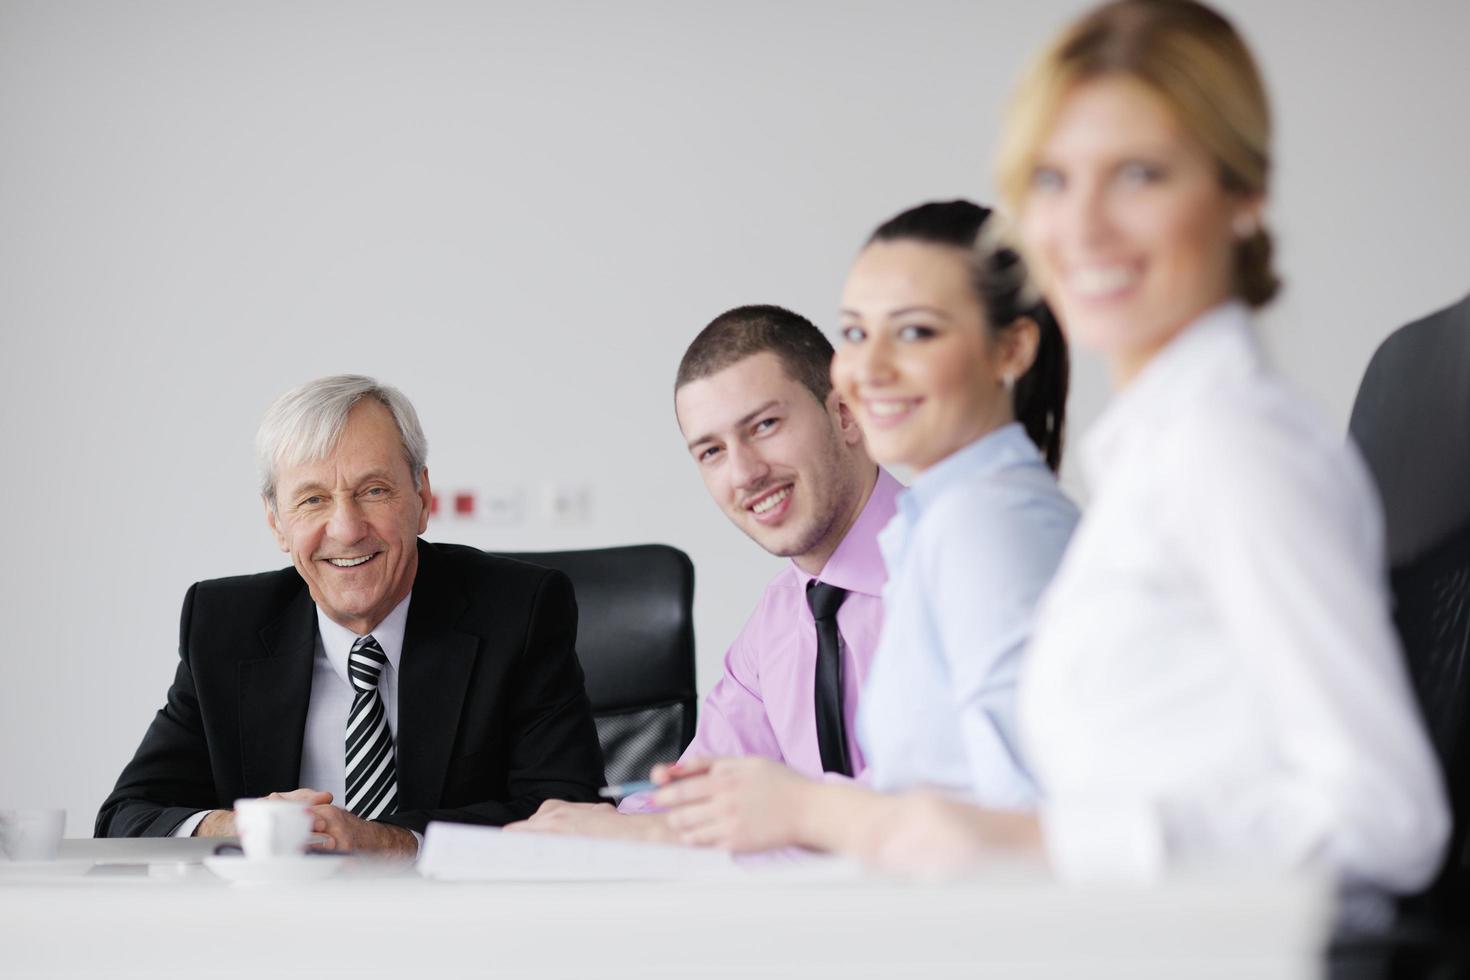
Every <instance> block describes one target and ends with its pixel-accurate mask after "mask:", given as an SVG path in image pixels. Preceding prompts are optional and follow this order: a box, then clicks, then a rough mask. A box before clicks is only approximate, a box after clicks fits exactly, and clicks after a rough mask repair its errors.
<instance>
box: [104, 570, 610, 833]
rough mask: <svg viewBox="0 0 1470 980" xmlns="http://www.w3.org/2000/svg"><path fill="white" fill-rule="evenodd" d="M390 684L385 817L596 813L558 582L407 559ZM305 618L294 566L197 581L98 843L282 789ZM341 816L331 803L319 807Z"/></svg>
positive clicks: (594, 768)
mask: <svg viewBox="0 0 1470 980" xmlns="http://www.w3.org/2000/svg"><path fill="white" fill-rule="evenodd" d="M418 551H419V567H418V572H417V575H416V577H415V580H414V584H413V600H412V601H411V602H410V603H409V607H408V623H407V626H406V632H405V635H404V641H403V654H402V657H401V658H400V664H399V671H400V673H399V679H398V730H397V731H396V732H395V733H394V743H395V746H394V748H395V757H396V764H397V768H398V812H396V813H394V814H393V815H391V816H388V817H384V818H382V820H383V822H385V823H391V824H397V825H398V826H401V827H408V828H411V829H413V830H417V831H420V832H422V831H423V829H424V827H425V826H426V825H427V824H428V822H429V821H430V820H452V821H459V822H462V823H481V824H505V823H509V822H510V821H512V820H519V819H521V818H524V817H527V816H529V815H530V814H532V813H533V812H535V810H536V808H537V807H538V806H539V805H540V804H541V802H542V801H543V800H547V799H565V800H578V801H596V800H597V788H598V786H600V785H601V784H602V777H603V772H602V751H601V749H600V747H599V746H598V742H597V729H596V727H595V726H594V725H593V721H592V708H591V705H590V704H589V702H588V700H587V695H586V692H585V691H584V690H583V687H582V669H581V667H580V665H579V664H578V663H577V656H576V652H575V649H574V641H575V638H576V634H577V604H576V600H575V599H574V598H573V597H572V586H571V582H570V581H569V580H568V579H567V577H566V576H565V575H563V574H562V573H561V572H555V571H551V570H550V569H545V568H540V567H538V566H536V565H528V564H525V563H524V562H518V561H512V560H510V559H507V558H498V557H495V556H493V555H488V554H486V553H484V552H482V551H479V550H478V549H475V548H467V547H464V546H461V545H443V544H441V545H432V544H428V543H426V542H424V541H419V543H418ZM316 643H317V623H316V605H315V604H314V603H313V602H312V600H311V595H310V593H309V592H308V591H307V587H306V583H305V582H304V581H303V580H302V578H301V576H300V575H299V574H298V573H297V572H296V570H295V569H294V568H286V569H282V570H281V571H277V572H267V573H265V574H262V575H248V576H240V577H237V578H225V579H214V580H211V581H207V582H198V583H196V584H195V585H193V586H192V587H191V588H190V589H189V593H188V595H187V596H185V597H184V612H183V619H182V622H181V624H180V627H179V667H178V672H177V674H176V675H175V677H174V683H173V686H172V687H171V688H169V692H168V702H167V704H165V705H164V707H163V708H162V709H161V710H160V711H159V712H158V714H157V716H156V717H155V718H154V719H153V724H152V725H150V726H149V728H148V732H147V734H145V735H144V736H143V744H142V745H140V746H139V747H138V751H137V753H136V754H135V755H134V756H133V761H132V762H130V763H128V765H127V767H126V768H125V769H124V770H123V772H122V775H121V776H120V777H119V778H118V781H117V786H116V787H115V788H114V789H113V791H112V795H111V796H109V797H108V798H107V801H106V802H105V803H103V804H102V809H101V811H100V812H99V813H98V814H97V826H96V835H97V836H98V837H162V836H167V835H168V834H170V833H171V832H172V831H173V830H174V829H175V828H176V827H177V826H178V825H179V824H180V823H182V822H183V821H184V820H185V819H186V818H187V817H188V816H189V815H190V814H192V813H195V812H197V811H199V810H209V809H229V808H230V807H232V806H233V805H234V801H235V800H236V799H238V798H241V797H253V796H263V795H265V794H267V793H271V792H275V791H281V790H291V789H296V788H297V786H298V785H299V783H298V777H299V774H300V770H301V746H302V741H303V738H304V734H305V729H306V709H307V702H308V699H309V695H310V691H311V677H312V661H313V657H314V656H315V652H316ZM333 802H336V803H338V804H340V803H341V801H340V800H336V801H333Z"/></svg>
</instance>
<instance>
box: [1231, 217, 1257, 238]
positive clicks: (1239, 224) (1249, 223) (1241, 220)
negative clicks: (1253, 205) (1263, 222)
mask: <svg viewBox="0 0 1470 980" xmlns="http://www.w3.org/2000/svg"><path fill="white" fill-rule="evenodd" d="M1230 228H1231V230H1232V231H1234V232H1235V237H1236V238H1237V239H1239V240H1240V241H1245V240H1246V239H1247V238H1254V237H1255V235H1256V232H1258V231H1260V230H1261V229H1260V226H1259V225H1257V224H1256V216H1255V215H1253V214H1251V213H1250V212H1249V211H1241V212H1240V213H1239V214H1237V215H1236V216H1235V218H1234V220H1232V221H1231V223H1230Z"/></svg>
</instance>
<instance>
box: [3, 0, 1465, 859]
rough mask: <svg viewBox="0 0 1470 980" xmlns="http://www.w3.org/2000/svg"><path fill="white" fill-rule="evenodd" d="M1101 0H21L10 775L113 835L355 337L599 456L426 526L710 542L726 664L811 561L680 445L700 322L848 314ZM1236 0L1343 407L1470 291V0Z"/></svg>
mask: <svg viewBox="0 0 1470 980" xmlns="http://www.w3.org/2000/svg"><path fill="white" fill-rule="evenodd" d="M1079 6H1080V5H1079V4H1077V3H1074V2H1065V0H1058V2H1051V3H1046V2H1038V0H1028V2H1013V3H974V2H950V3H945V2H924V3H916V2H906V3H902V4H897V3H895V4H872V3H808V4H787V3H742V4H718V5H717V4H710V3H703V4H691V3H654V2H639V3H624V4H619V5H612V4H592V3H565V2H560V3H544V4H538V5H521V4H509V3H507V4H503V5H497V4H489V3H484V4H480V3H467V2H466V3H450V2H434V3H425V2H408V0H404V2H398V3H373V4H368V3H347V2H341V3H305V4H297V3H286V2H279V3H245V2H239V3H231V4H225V3H214V4H204V3H195V2H177V3H165V2H148V0H144V2H135V3H128V4H120V3H65V2H52V0H35V2H24V3H21V2H12V0H0V399H3V402H0V405H3V418H4V423H3V432H0V460H3V461H4V464H3V465H4V474H5V487H6V490H7V491H8V501H9V503H10V506H11V518H10V520H9V521H8V522H7V525H6V527H5V528H4V529H3V531H0V541H3V558H0V596H3V597H4V598H3V602H4V606H3V608H4V610H5V615H4V617H3V620H0V707H3V711H0V804H5V805H10V804H14V803H23V802H25V801H34V802H37V803H49V804H60V805H64V806H66V807H68V808H69V809H70V812H71V822H70V832H71V833H72V834H83V833H87V832H89V831H90V826H91V821H92V818H93V816H94V814H95V810H96V807H97V805H98V804H99V803H100V801H101V800H102V798H103V796H104V795H105V794H106V792H107V791H108V789H110V787H111V784H112V782H113V780H114V779H115V778H116V775H117V773H118V771H119V769H120V767H121V766H122V764H123V763H124V762H125V761H126V759H127V758H128V757H129V756H130V754H131V753H132V751H133V749H134V748H135V746H136V744H137V741H138V739H139V737H140V736H141V735H142V732H143V730H144V728H145V726H146V725H147V724H148V721H149V718H150V717H151V715H152V713H153V711H154V710H155V709H156V708H157V707H158V706H159V704H161V703H162V699H163V694H164V691H165V689H166V687H167V684H168V682H169V680H170V678H171V676H172V672H173V664H174V662H175V659H176V654H175V647H176V629H177V616H178V608H179V601H180V599H181V598H182V597H183V593H184V590H185V588H186V587H187V586H188V585H189V583H190V582H193V581H195V580H197V579H201V578H207V577H212V576H218V575H225V574H234V573H240V572H246V571H255V570H262V569H266V568H272V567H277V566H278V565H280V564H281V563H282V561H283V559H282V556H280V555H279V554H277V553H276V552H275V551H274V549H273V546H272V544H271V541H270V538H269V536H268V534H267V532H266V528H265V526H264V523H263V520H262V517H261V513H260V505H259V503H258V501H257V498H256V496H255V493H254V480H255V474H254V472H253V470H252V463H251V458H250V441H251V437H252V435H253V432H254V428H255V425H256V422H257V420H258V418H259V415H260V413H261V412H262V411H263V410H264V408H265V406H266V405H267V404H268V403H269V401H270V400H271V398H272V397H274V396H275V395H276V394H278V393H279V392H281V391H282V390H284V389H285V388H287V387H289V386H291V385H294V384H296V383H298V382H300V381H303V380H306V379H308V378H311V377H314V376H318V375H322V374H327V373H335V372H339V371H362V372H368V373H372V374H376V375H379V376H381V377H383V378H386V379H388V380H390V381H392V382H393V383H395V384H397V385H399V386H400V387H402V388H403V389H404V390H405V391H406V392H408V393H409V394H410V396H411V397H413V398H414V399H415V401H416V402H417V404H418V406H419V410H420V412H421V414H422V416H423V419H424V422H425V425H426V427H427V429H428V432H429V437H430V441H431V444H432V452H431V458H430V472H431V474H432V477H433V479H434V481H435V483H436V485H437V486H439V487H440V488H441V489H454V488H456V487H476V488H479V489H482V490H483V489H495V490H497V491H499V490H502V489H506V488H514V487H517V486H519V487H522V488H524V489H525V491H526V492H527V493H528V494H530V495H531V496H532V497H533V498H534V496H535V494H536V493H537V492H538V490H539V488H540V487H542V486H543V485H545V484H547V483H552V482H558V481H565V482H571V483H574V484H577V483H580V484H584V485H586V486H588V487H590V489H591V491H592V495H593V514H592V518H591V520H590V521H589V522H588V523H586V524H585V525H583V526H579V527H576V526H574V527H556V526H552V525H551V524H549V523H548V522H547V521H546V520H545V519H544V518H542V517H541V516H539V515H538V514H537V513H536V512H535V510H534V508H533V509H532V511H531V512H530V513H528V520H527V523H526V524H525V525H523V526H522V527H519V528H495V527H490V526H486V525H468V526H466V525H458V524H454V523H452V522H443V521H439V522H436V523H437V524H438V526H436V527H434V528H431V532H430V537H431V539H432V538H434V537H439V538H443V539H458V540H462V541H465V542H467V543H472V544H476V545H480V546H484V547H491V548H507V549H511V548H525V549H532V548H552V547H576V546H596V545H606V544H615V543H625V542H637V541H667V542H670V543H673V544H676V545H678V546H680V547H682V548H684V549H685V550H687V551H688V552H689V553H690V554H691V555H692V556H693V558H694V561H695V564H696V567H697V569H698V600H697V617H698V636H699V644H700V682H701V685H702V686H703V687H705V688H707V687H708V686H709V685H710V684H711V683H713V681H714V678H715V676H716V675H717V673H718V670H719V663H720V656H721V653H722V651H723V647H724V645H725V643H726V642H727V641H728V640H729V639H730V637H731V636H732V635H733V634H734V632H735V631H736V630H737V629H738V628H739V626H740V624H741V622H742V621H743V619H744V616H745V615H746V613H747V611H748V610H749V608H750V607H751V605H752V603H753V602H754V599H755V597H756V594H757V593H758V591H759V589H760V586H761V584H762V582H763V581H764V580H765V578H766V577H768V576H769V575H770V574H771V573H773V572H774V571H775V570H776V568H777V567H778V564H779V563H778V562H777V561H776V560H775V559H771V558H769V557H768V556H765V555H764V554H762V553H761V552H759V551H758V550H757V549H756V548H755V547H754V546H753V545H751V544H749V543H748V542H747V541H746V540H745V539H744V538H742V537H741V536H740V535H739V534H738V533H737V532H736V531H734V530H733V529H732V528H731V527H730V526H729V525H728V524H727V523H726V522H725V521H724V519H723V518H722V517H721V516H720V515H719V513H718V512H717V511H716V510H715V508H714V506H713V505H712V504H711V503H710V502H709V501H708V500H707V499H706V498H705V496H704V493H703V490H702V488H701V486H700V484H699V481H698V478H697V476H696V474H695V472H694V469H693V467H692V465H691V464H690V463H689V462H688V461H687V460H686V458H685V457H684V455H683V453H682V451H681V443H680V441H679V439H678V437H677V431H676V429H675V426H674V423H673V418H672V412H671V406H670V402H671V399H670V390H669V388H670V379H671V376H672V373H673V369H674V366H675V364H676V363H677V360H678V357H679V354H680V353H681V351H682V349H683V346H684V344H685V343H686V342H687V340H688V339H689V338H690V337H691V336H692V335H693V334H694V332H695V331H696V330H697V329H698V328H699V327H700V326H702V325H703V324H704V323H705V322H706V321H707V320H708V319H709V318H711V317H712V316H713V315H714V314H716V313H718V312H720V311H721V310H723V309H725V308H727V307H730V306H733V305H736V304H739V303H746V302H776V303H782V304H786V305H789V306H792V307H793V308H795V309H798V310H802V311H805V312H806V313H808V314H809V315H810V316H812V317H814V318H816V319H818V321H819V322H821V323H824V324H827V325H830V323H831V321H832V312H833V308H834V306H835V299H836V294H837V289H838V285H839V283H840V280H841V277H842V274H843V272H844V267H845V265H846V263H847V261H848V260H849V258H850V256H851V254H852V253H853V251H854V250H855V248H856V247H857V245H858V243H859V242H860V241H861V239H862V237H863V235H864V234H865V233H866V232H867V231H868V230H869V229H870V228H871V227H872V226H873V225H874V224H875V223H876V222H877V221H878V220H879V219H881V218H884V217H886V216H887V215H888V214H890V213H892V212H894V211H896V210H898V209H899V208H901V207H905V206H908V205H910V204H914V203H917V202H919V201H920V200H924V199H930V198H935V197H942V196H949V195H959V194H964V195H970V196H975V197H978V198H981V199H988V198H989V197H990V186H991V185H990V180H989V176H988V169H989V156H990V153H991V150H992V146H993V142H994V137H995V133H996V131H997V127H998V124H999V113H1000V107H1001V105H1002V104H1003V102H1004V98H1005V95H1006V93H1007V92H1008V90H1009V87H1010V84H1011V80H1012V79H1013V78H1014V77H1015V75H1016V73H1017V71H1018V70H1019V67H1020V65H1021V63H1022V60H1023V58H1024V57H1025V56H1026V55H1027V54H1028V53H1029V52H1030V51H1031V50H1032V49H1034V48H1035V47H1036V46H1037V45H1038V44H1040V43H1041V42H1042V41H1043V40H1044V39H1045V38H1046V37H1047V36H1048V35H1049V34H1050V33H1051V32H1052V31H1053V30H1054V29H1055V28H1056V27H1057V26H1058V25H1060V24H1061V23H1062V22H1063V21H1064V20H1065V19H1066V18H1067V17H1068V16H1069V15H1071V14H1072V13H1073V12H1075V11H1076V10H1077V9H1079ZM1227 8H1228V9H1229V10H1230V11H1232V12H1233V13H1234V14H1235V16H1236V18H1237V20H1238V22H1239V24H1240V25H1241V27H1242V28H1243V30H1244V31H1245V32H1246V34H1247V35H1248V37H1249V38H1250V39H1251V41H1252V42H1253V43H1254V44H1255V46H1256V49H1257V51H1258V53H1259V55H1260V57H1261V59H1262V61H1263V63H1264V66H1265V70H1266V73H1267V75H1268V77H1269V81H1270V84H1271V87H1272V90H1273V92H1274V95H1275V98H1276V105H1277V108H1278V114H1279V123H1280V125H1279V131H1280V140H1279V151H1280V152H1279V159H1280V169H1279V175H1280V180H1279V182H1278V195H1277V196H1278V201H1277V205H1276V208H1275V212H1274V215H1275V225H1276V226H1277V228H1278V229H1279V232H1280V240H1281V246H1282V248H1281V252H1282V256H1281V257H1282V266H1283V268H1284V270H1285V273H1286V276H1287V279H1288V283H1289V290H1288V292H1287V293H1286V295H1285V299H1284V301H1283V302H1281V303H1280V304H1279V306H1278V307H1277V308H1276V310H1275V311H1274V312H1273V314H1272V315H1271V316H1270V317H1269V318H1268V320H1267V323H1266V332H1267V334H1268V336H1269V338H1270V343H1271V344H1272V346H1273V348H1274V350H1275V351H1276V352H1277V354H1278V355H1279V360H1280V363H1281V366H1282V368H1283V369H1284V370H1285V371H1286V373H1287V374H1289V375H1290V376H1291V377H1292V378H1293V379H1294V380H1295V381H1296V382H1298V383H1299V384H1300V385H1301V386H1302V387H1303V388H1304V389H1305V390H1306V391H1307V392H1308V393H1309V394H1310V395H1311V396H1312V397H1314V398H1315V399H1316V400H1318V401H1319V402H1320V403H1321V405H1322V406H1323V409H1324V411H1325V412H1326V413H1327V414H1328V416H1329V417H1330V419H1331V420H1332V421H1333V423H1334V424H1344V423H1345V420H1346V418H1347V412H1348V409H1349V406H1350V404H1351V399H1352V395H1353V392H1354V391H1355V388H1356V383H1357V378H1358V376H1359V374H1360V373H1361V371H1362V368H1363V366H1364V364H1365V363H1366V361H1367V359H1368V356H1369V355H1370V353H1371V352H1372V350H1373V348H1374V346H1375V345H1376V344H1377V343H1378V341H1379V340H1381V339H1382V337H1383V336H1384V335H1385V334H1386V333H1387V332H1388V331H1389V330H1390V329H1391V328H1392V327H1394V326H1396V325H1398V324H1400V323H1402V322H1404V321H1406V320H1408V319H1410V318H1412V317H1415V316H1418V315H1420V314H1423V313H1426V312H1428V311H1429V310H1431V309H1433V308H1436V307H1438V306H1441V305H1444V304H1446V303H1448V302H1449V301H1451V300H1453V299H1455V298H1457V297H1458V296H1460V295H1462V294H1463V293H1464V292H1465V291H1466V290H1467V289H1470V261H1467V258H1470V255H1467V247H1466V245H1465V232H1464V229H1465V228H1466V226H1467V219H1470V178H1467V175H1470V135H1467V127H1466V125H1465V122H1464V120H1465V110H1464V105H1463V103H1464V98H1465V93H1466V92H1467V90H1470V86H1467V83H1470V69H1467V68H1466V67H1465V60H1464V57H1463V52H1462V50H1461V45H1462V44H1463V40H1464V38H1465V37H1467V36H1470V5H1466V4H1464V3H1461V2H1458V0H1442V2H1421V3H1417V4H1414V5H1405V4H1400V3H1391V2H1388V0H1382V2H1372V3H1370V2H1360V3H1354V4H1340V3H1331V2H1325V0H1324V2H1318V3H1290V4H1287V3H1280V2H1275V0H1239V2H1232V3H1229V4H1228V5H1227ZM1080 374H1081V376H1080V378H1079V382H1078V390H1077V392H1076V397H1075V400H1074V405H1073V411H1074V420H1075V421H1076V423H1077V425H1076V426H1075V427H1074V429H1073V431H1074V433H1075V432H1077V431H1080V429H1082V428H1084V427H1085V424H1086V422H1087V421H1088V420H1089V419H1090V418H1092V417H1093V416H1094V415H1095V414H1096V411H1097V408H1098V405H1099V404H1100V402H1101V400H1102V397H1103V391H1102V385H1101V382H1100V375H1099V372H1098V371H1097V369H1096V366H1095V365H1092V364H1084V365H1083V369H1082V371H1081V372H1080Z"/></svg>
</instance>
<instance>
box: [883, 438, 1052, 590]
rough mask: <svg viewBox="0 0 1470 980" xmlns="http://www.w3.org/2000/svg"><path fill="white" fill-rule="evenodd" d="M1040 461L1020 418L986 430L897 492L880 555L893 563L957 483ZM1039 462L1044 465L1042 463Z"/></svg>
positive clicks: (884, 533) (1039, 456)
mask: <svg viewBox="0 0 1470 980" xmlns="http://www.w3.org/2000/svg"><path fill="white" fill-rule="evenodd" d="M1037 462H1041V453H1040V452H1039V451H1038V450H1037V448H1036V444H1035V443H1033V442H1032V441H1031V437H1030V436H1028V435H1026V430H1025V429H1024V428H1023V427H1022V426H1021V423H1019V422H1011V423H1009V424H1008V425H1003V426H1001V427H1000V428H999V429H995V430H993V431H991V432H987V433H986V434H985V435H983V436H981V437H980V438H979V439H976V440H975V441H974V442H972V443H970V444H969V445H968V446H965V447H964V448H963V449H960V450H957V451H955V452H952V453H950V454H949V455H948V456H946V457H944V459H941V460H940V461H939V462H937V463H935V464H934V465H933V466H931V467H929V468H928V469H927V470H925V471H924V472H922V473H920V474H919V475H918V477H916V478H915V479H914V482H913V485H912V486H910V487H909V488H908V489H907V490H905V491H904V492H903V493H900V494H899V495H898V512H897V514H896V515H895V516H894V518H893V520H892V521H890V522H889V523H888V526H887V527H885V528H884V529H883V531H882V533H881V534H880V535H879V544H880V546H881V551H882V554H883V556H884V557H885V558H886V559H887V560H888V563H889V566H890V567H896V566H897V565H898V564H899V563H900V562H901V561H902V559H903V555H904V552H905V551H907V550H908V544H909V539H910V536H911V535H912V533H913V530H914V527H915V526H916V525H917V524H918V523H919V518H920V517H921V516H923V514H924V511H926V510H928V509H929V508H930V507H932V506H933V505H934V501H936V500H938V499H939V498H940V497H941V496H943V495H944V493H945V492H946V491H947V490H948V489H949V488H950V487H953V486H955V485H956V484H960V483H963V484H971V483H973V482H974V481H975V479H976V477H983V476H985V475H986V474H988V473H993V472H996V471H998V470H1002V469H1006V468H1008V467H1011V466H1015V465H1017V464H1026V463H1037ZM1042 465H1045V464H1044V463H1043V464H1042Z"/></svg>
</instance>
